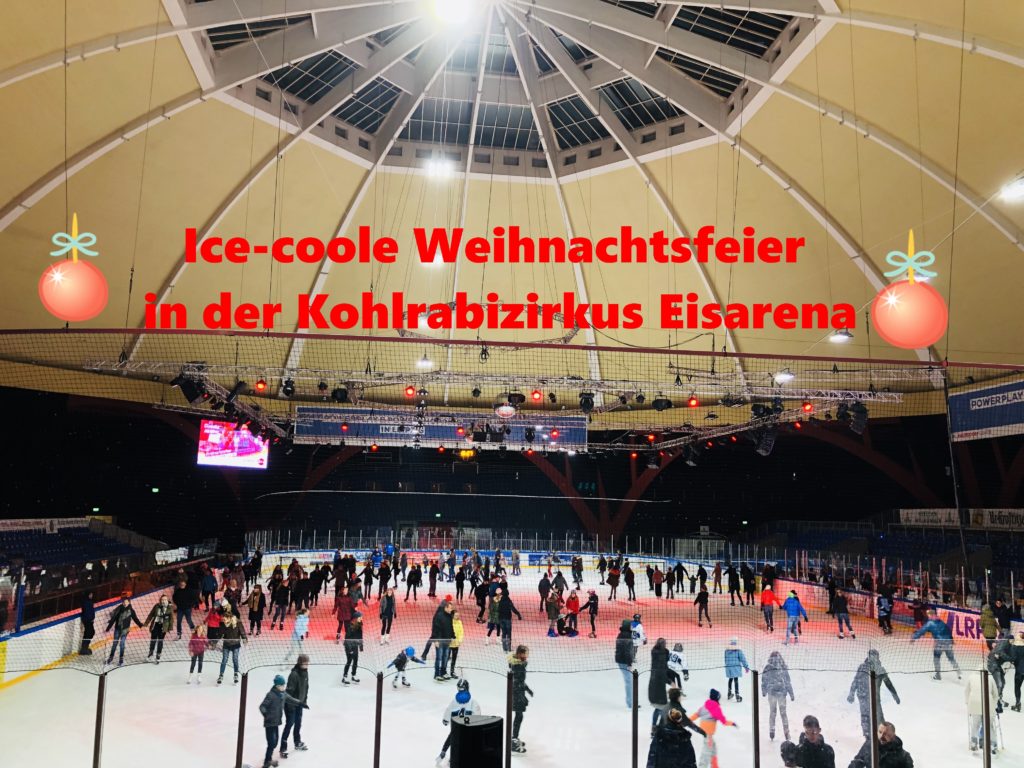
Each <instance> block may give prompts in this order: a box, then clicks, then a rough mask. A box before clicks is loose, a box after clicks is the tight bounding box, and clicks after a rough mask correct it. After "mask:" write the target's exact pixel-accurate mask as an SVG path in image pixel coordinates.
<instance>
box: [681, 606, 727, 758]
mask: <svg viewBox="0 0 1024 768" xmlns="http://www.w3.org/2000/svg"><path fill="white" fill-rule="evenodd" d="M705 589H706V588H705ZM721 698H722V694H720V693H719V692H718V691H716V690H715V689H714V688H712V689H711V694H710V695H709V696H708V700H707V701H705V702H704V704H703V705H702V706H701V708H700V709H698V710H697V711H696V712H694V713H693V714H692V715H690V719H691V720H693V721H694V722H695V723H697V725H699V726H700V729H701V730H702V731H704V733H705V734H706V735H707V738H706V739H705V740H704V748H703V749H702V750H701V753H700V761H699V762H698V763H697V765H698V766H699V768H719V765H718V744H717V743H716V742H715V732H716V730H717V729H718V724H719V723H721V724H722V725H731V726H732V727H733V728H739V726H738V725H737V724H736V723H734V722H733V721H732V720H728V719H726V717H725V713H723V712H722V705H721V704H720V703H719V701H720V700H721Z"/></svg>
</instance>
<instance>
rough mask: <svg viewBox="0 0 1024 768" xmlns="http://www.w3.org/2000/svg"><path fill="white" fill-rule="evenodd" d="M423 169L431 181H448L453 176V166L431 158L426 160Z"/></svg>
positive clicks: (446, 161) (447, 162) (445, 161)
mask: <svg viewBox="0 0 1024 768" xmlns="http://www.w3.org/2000/svg"><path fill="white" fill-rule="evenodd" d="M425 168H426V171H427V176H428V177H429V178H431V179H450V178H451V177H452V176H454V175H455V166H454V165H453V164H452V163H451V162H449V161H448V160H442V159H439V158H431V159H430V160H427V164H426V166H425Z"/></svg>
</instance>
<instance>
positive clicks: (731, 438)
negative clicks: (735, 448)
mask: <svg viewBox="0 0 1024 768" xmlns="http://www.w3.org/2000/svg"><path fill="white" fill-rule="evenodd" d="M729 442H731V443H735V442H736V435H729Z"/></svg>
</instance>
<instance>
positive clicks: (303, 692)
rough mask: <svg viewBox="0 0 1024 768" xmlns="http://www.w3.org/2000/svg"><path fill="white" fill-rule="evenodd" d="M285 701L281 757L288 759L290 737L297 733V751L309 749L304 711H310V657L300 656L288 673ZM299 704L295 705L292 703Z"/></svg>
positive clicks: (302, 654) (301, 654)
mask: <svg viewBox="0 0 1024 768" xmlns="http://www.w3.org/2000/svg"><path fill="white" fill-rule="evenodd" d="M285 693H286V694H287V698H286V699H285V701H284V733H282V734H281V757H285V758H286V757H288V736H290V735H291V733H292V730H293V729H294V731H295V749H296V750H297V751H299V752H305V751H306V750H307V749H309V747H308V746H306V744H305V743H304V742H303V741H302V710H304V709H309V705H308V704H306V698H307V697H308V695H309V656H307V655H306V654H304V653H300V654H299V658H297V659H296V660H295V666H294V667H292V671H291V672H289V673H288V683H287V685H286V687H285ZM293 701H295V702H298V703H297V704H293V703H292V702H293Z"/></svg>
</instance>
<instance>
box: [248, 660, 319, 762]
mask: <svg viewBox="0 0 1024 768" xmlns="http://www.w3.org/2000/svg"><path fill="white" fill-rule="evenodd" d="M287 682H288V681H287V680H285V679H284V677H283V676H282V675H277V676H276V677H275V678H274V686H273V687H272V688H271V689H270V690H269V691H267V695H266V696H264V697H263V701H262V702H261V703H260V714H261V715H263V730H264V731H266V735H267V752H266V756H265V757H264V758H263V768H270V766H273V765H277V762H276V761H275V760H274V747H276V746H277V737H278V734H279V733H280V728H281V716H282V715H283V714H284V705H285V703H286V702H287V703H289V704H292V705H293V706H298V705H299V702H298V701H296V700H295V699H293V698H292V697H291V696H289V695H288V693H287V692H286V691H285V686H286V685H287ZM301 706H302V707H303V708H304V709H309V706H308V705H306V704H302V705H301Z"/></svg>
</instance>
